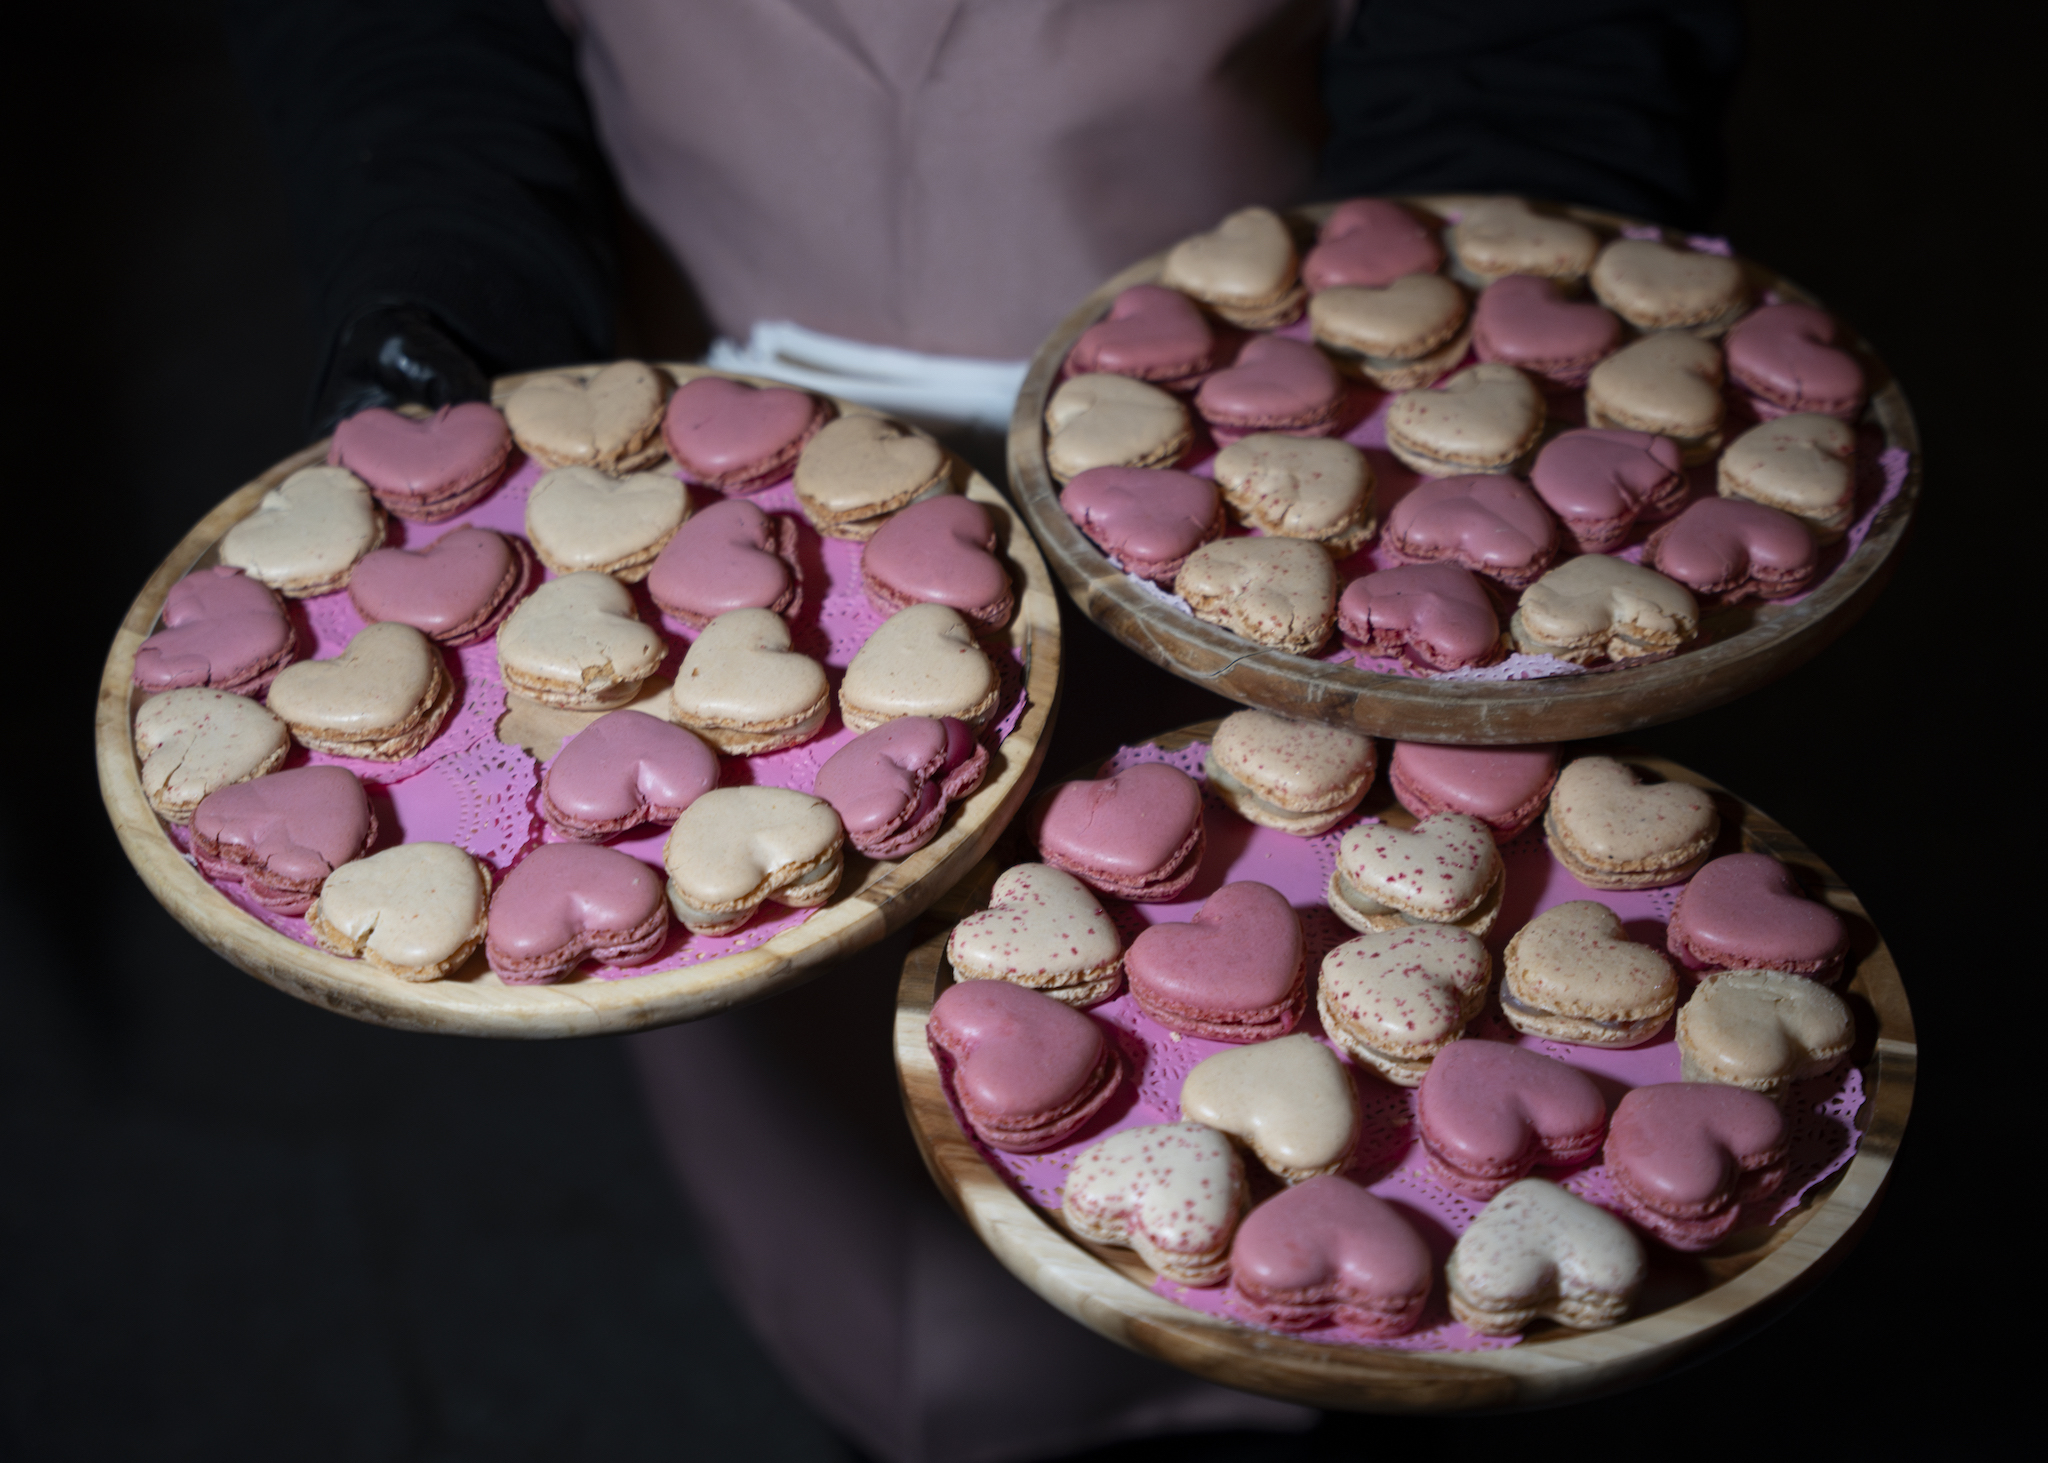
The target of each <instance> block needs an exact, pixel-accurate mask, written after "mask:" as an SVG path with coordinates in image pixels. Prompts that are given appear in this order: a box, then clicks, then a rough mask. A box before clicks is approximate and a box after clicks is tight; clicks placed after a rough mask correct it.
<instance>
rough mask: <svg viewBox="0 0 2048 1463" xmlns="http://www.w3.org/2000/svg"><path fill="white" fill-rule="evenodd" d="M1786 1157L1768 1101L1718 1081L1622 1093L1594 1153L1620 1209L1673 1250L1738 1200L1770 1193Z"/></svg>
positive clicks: (1690, 1245) (1721, 1230)
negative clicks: (1604, 1143) (1599, 1157)
mask: <svg viewBox="0 0 2048 1463" xmlns="http://www.w3.org/2000/svg"><path fill="white" fill-rule="evenodd" d="M1786 1156H1787V1144H1786V1135H1785V1117H1784V1114H1782V1113H1780V1112H1779V1111H1778V1107H1777V1104H1776V1103H1774V1102H1772V1101H1771V1100H1770V1099H1769V1098H1768V1097H1765V1096H1763V1095H1762V1094H1761V1093H1756V1092H1745V1091H1743V1090H1742V1089H1741V1088H1739V1087H1728V1086H1724V1085H1723V1084H1721V1083H1719V1082H1660V1083H1656V1084H1654V1085H1652V1086H1649V1087H1636V1088H1632V1089H1631V1090H1629V1091H1628V1092H1625V1093H1623V1094H1622V1098H1621V1101H1620V1102H1619V1103H1617V1104H1615V1108H1614V1119H1613V1121H1612V1122H1611V1123H1609V1124H1608V1127H1607V1146H1606V1148H1605V1150H1604V1151H1603V1153H1602V1158H1603V1160H1604V1161H1605V1163H1606V1165H1607V1173H1608V1177H1609V1178H1611V1179H1612V1180H1613V1181H1614V1189H1615V1192H1616V1194H1618V1195H1619V1196H1620V1198H1621V1201H1622V1205H1623V1207H1625V1208H1626V1209H1627V1210H1628V1213H1629V1217H1630V1218H1631V1219H1633V1220H1635V1221H1636V1223H1638V1224H1640V1225H1642V1226H1643V1227H1644V1228H1645V1229H1647V1230H1649V1231H1650V1232H1651V1233H1652V1234H1654V1235H1656V1236H1657V1237H1658V1238H1659V1239H1661V1240H1663V1241H1664V1242H1665V1243H1666V1244H1668V1245H1670V1246H1672V1247H1673V1248H1674V1249H1680V1250H1703V1249H1706V1248H1708V1247H1709V1246H1710V1245H1712V1244H1714V1243H1715V1241H1717V1240H1719V1239H1720V1238H1721V1237H1722V1236H1723V1235H1725V1234H1727V1233H1728V1231H1729V1230H1731V1229H1733V1228H1734V1227H1735V1223H1736V1220H1737V1219H1738V1218H1739V1217H1740V1216H1741V1212H1742V1205H1743V1204H1744V1203H1745V1202H1747V1201H1749V1200H1752V1199H1761V1198H1764V1197H1766V1196H1768V1195H1770V1194H1772V1193H1774V1192H1776V1190H1777V1188H1778V1186H1779V1184H1781V1183H1782V1182H1784V1178H1785V1160H1786Z"/></svg>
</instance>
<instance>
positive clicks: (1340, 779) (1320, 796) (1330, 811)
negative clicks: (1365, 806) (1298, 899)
mask: <svg viewBox="0 0 2048 1463" xmlns="http://www.w3.org/2000/svg"><path fill="white" fill-rule="evenodd" d="M1377 766H1378V754H1377V751H1376V749H1375V747H1374V744H1373V739H1372V738H1371V737H1369V736H1366V735H1364V734H1363V733H1360V732H1353V731H1346V730H1345V729H1344V728H1342V727H1335V726H1325V725H1323V724H1322V723H1321V722H1312V721H1296V720H1294V719H1293V718H1291V717H1285V716H1276V715H1274V714H1273V713H1272V712H1270V711H1234V712H1232V713H1231V714H1230V715H1229V716H1226V717H1224V718H1223V724H1222V725H1221V726H1219V727H1217V728H1216V735H1215V736H1214V737H1212V738H1210V741H1209V749H1208V751H1207V752H1205V753H1204V754H1203V758H1202V775H1203V777H1204V778H1205V779H1206V780H1207V782H1208V784H1209V790H1210V791H1211V792H1213V793H1214V794H1215V795H1216V796H1217V797H1219V798H1221V799H1222V800H1223V802H1224V804H1225V805H1226V806H1227V807H1229V808H1230V809H1231V810H1232V811H1233V812H1235V813H1236V814H1237V815H1238V816H1239V817H1242V818H1247V819H1249V820H1250V821H1252V822H1254V823H1260V824H1264V825H1265V826H1266V827H1268V828H1278V829H1280V830H1281V831H1282V832H1285V833H1293V834H1298V835H1299V836H1301V837H1304V838H1312V837H1314V836H1316V835H1317V834H1319V833H1327V832H1329V831H1330V829H1332V828H1334V827H1336V826H1337V824H1338V823H1340V822H1342V821H1343V820H1344V819H1345V818H1346V817H1347V816H1349V815H1350V813H1351V812H1352V810H1353V809H1355V808H1356V807H1357V806H1358V805H1359V803H1360V802H1362V801H1364V798H1365V794H1366V790H1367V789H1368V788H1370V787H1371V786H1372V780H1373V776H1374V773H1375V771H1376V769H1377Z"/></svg>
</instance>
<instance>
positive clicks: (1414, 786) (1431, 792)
mask: <svg viewBox="0 0 2048 1463" xmlns="http://www.w3.org/2000/svg"><path fill="white" fill-rule="evenodd" d="M1387 781H1388V782H1389V783H1390V784H1391V785H1392V787H1393V790H1394V797H1395V799H1396V800H1397V801H1398V802H1399V803H1400V804H1401V806H1402V807H1404V808H1406V809H1407V810H1408V811H1409V812H1411V813H1413V814H1414V815H1415V816H1416V817H1418V818H1427V817H1430V816H1432V815H1433V814H1436V813H1465V814H1468V815H1469V816H1471V817H1474V818H1477V819H1478V820H1479V821H1480V822H1482V823H1484V824H1486V826H1487V827H1489V828H1491V829H1492V830H1493V833H1494V837H1495V838H1510V837H1512V836H1514V835H1515V834H1517V833H1520V832H1521V831H1522V830H1523V829H1524V828H1527V827H1528V826H1529V825H1530V824H1531V823H1533V822H1535V821H1536V819H1537V818H1538V817H1540V816H1541V815H1542V813H1543V807H1544V804H1545V803H1547V802H1549V801H1550V790H1551V789H1552V788H1553V787H1555V786H1556V785H1557V744H1556V743H1554V742H1549V743H1544V744H1542V745H1540V746H1531V747H1438V746H1432V745H1431V744H1429V743H1427V742H1396V743H1394V755H1393V756H1392V758H1390V759H1389V760H1388V763H1387Z"/></svg>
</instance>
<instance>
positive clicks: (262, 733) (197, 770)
mask: <svg viewBox="0 0 2048 1463" xmlns="http://www.w3.org/2000/svg"><path fill="white" fill-rule="evenodd" d="M291 749H292V738H291V733H290V732H289V731H287V730H286V729H285V724H284V723H283V722H282V721H281V720H279V719H278V718H277V717H276V716H275V715H273V714H272V713H270V712H268V711H266V710H264V709H263V708H262V707H261V706H259V705H257V704H256V703H255V702H254V701H251V700H250V699H249V698H248V697H247V696H237V695H235V694H234V693H233V692H232V691H216V690H214V689H213V688H212V687H210V686H185V687H181V688H179V689H178V690H175V691H165V692H163V693H161V694H159V695H155V696H152V697H150V698H149V699H148V700H147V701H145V702H143V703H142V705H141V706H140V707H138V708H137V709H136V712H135V755H136V756H137V757H139V758H141V759H142V791H143V794H144V796H146V797H147V798H148V799H149V805H150V806H151V807H152V808H155V809H156V811H157V813H158V815H159V816H161V817H163V818H165V819H167V820H168V821H170V822H172V823H189V822H191V821H192V810H193V809H194V808H196V807H198V806H199V804H200V802H201V800H203V799H204V798H205V797H206V795H207V794H208V793H210V792H212V791H214V790H215V789H216V788H223V787H227V786H230V785H231V784H233V783H237V782H247V781H248V780H249V779H250V778H252V777H261V776H262V775H263V774H264V773H266V772H274V771H276V770H277V769H278V767H280V766H281V765H282V764H283V762H284V759H285V757H286V755H287V754H288V753H290V751H291Z"/></svg>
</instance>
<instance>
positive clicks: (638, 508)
mask: <svg viewBox="0 0 2048 1463" xmlns="http://www.w3.org/2000/svg"><path fill="white" fill-rule="evenodd" d="M689 516H690V494H689V491H688V490H687V489H686V488H684V487H683V485H682V483H681V482H680V481H678V480H677V479H676V477H675V476H674V475H673V474H671V473H665V472H635V473H628V474H627V475H626V476H625V477H622V478H615V477H612V476H611V475H610V474H608V473H602V472H599V471H598V470H597V469H596V468H594V467H558V468H556V469H554V471H552V472H548V473H543V474H542V475H541V479H540V481H539V482H537V483H535V484H534V485H533V488H532V490H531V491H530V492H528V494H527V496H526V538H527V541H528V542H529V543H531V544H532V545H533V551H534V552H535V553H537V554H539V555H540V559H541V562H542V563H543V564H546V565H547V566H548V567H549V568H550V569H552V570H554V571H555V572H556V573H557V574H574V573H576V572H578V571H579V570H583V569H595V570H596V571H597V572H598V573H600V574H610V575H613V576H614V577H616V578H617V579H619V580H620V581H621V582H623V583H626V584H637V583H639V582H640V581H641V580H642V579H645V578H646V577H647V570H648V566H649V565H651V564H652V563H653V562H654V558H655V555H657V554H659V553H660V552H661V550H662V546H663V545H664V544H666V543H667V542H668V541H669V540H670V539H671V538H673V537H674V536H675V531H676V530H677V529H678V528H680V527H682V525H683V520H684V519H686V518H688V517H689Z"/></svg>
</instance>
